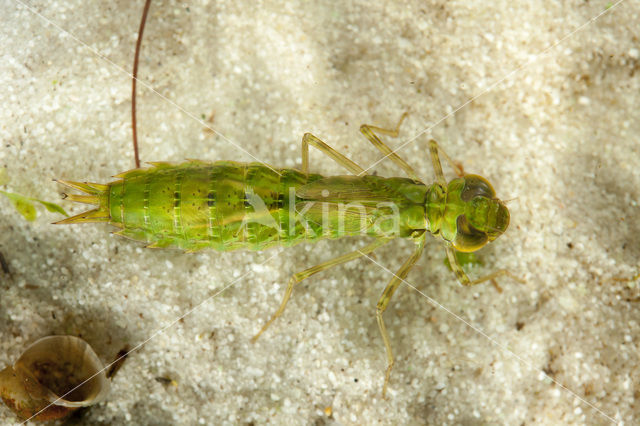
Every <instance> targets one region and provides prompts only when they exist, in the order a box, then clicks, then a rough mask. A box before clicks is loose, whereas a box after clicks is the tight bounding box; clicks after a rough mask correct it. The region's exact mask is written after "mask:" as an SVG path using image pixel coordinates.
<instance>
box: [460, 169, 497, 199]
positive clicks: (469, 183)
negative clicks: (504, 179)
mask: <svg viewBox="0 0 640 426" xmlns="http://www.w3.org/2000/svg"><path fill="white" fill-rule="evenodd" d="M478 196H481V197H487V198H489V199H492V198H495V196H496V191H494V190H493V187H492V186H491V184H490V183H489V182H488V181H487V180H486V179H485V178H483V177H482V176H478V175H466V176H465V177H464V189H463V190H462V193H461V194H460V198H461V199H462V201H465V202H466V201H471V200H473V199H474V198H475V197H478Z"/></svg>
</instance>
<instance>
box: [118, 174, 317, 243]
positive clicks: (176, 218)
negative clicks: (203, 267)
mask: <svg viewBox="0 0 640 426" xmlns="http://www.w3.org/2000/svg"><path fill="white" fill-rule="evenodd" d="M155 166H156V167H154V168H151V169H136V170H132V171H130V172H126V173H123V174H121V175H119V176H117V177H120V178H121V180H120V181H116V182H112V183H110V184H109V201H108V206H109V207H108V208H109V216H110V223H112V224H114V225H116V226H120V227H122V230H121V231H119V232H118V234H120V235H124V236H126V237H129V238H132V239H135V240H139V241H146V242H149V243H151V244H150V246H151V247H170V246H173V247H179V248H182V249H185V250H190V251H194V250H199V249H202V248H205V247H211V248H214V249H217V250H236V249H241V248H243V249H251V250H262V249H265V248H268V247H270V246H273V245H276V244H281V245H291V244H295V243H297V242H299V241H301V240H303V239H304V238H305V232H304V229H303V227H302V223H298V224H294V226H293V227H290V223H289V215H288V205H289V196H290V194H294V193H295V188H298V187H300V186H302V185H305V184H306V183H308V182H311V181H314V180H317V179H319V178H321V176H320V175H315V174H311V175H308V176H307V175H305V174H303V173H301V172H299V171H297V170H291V169H271V168H269V167H267V166H265V165H263V164H260V163H248V164H247V163H236V162H231V161H220V162H215V163H204V162H197V161H195V162H193V161H192V162H187V163H183V164H179V165H171V164H165V163H155ZM292 189H293V191H292ZM290 231H291V232H290Z"/></svg>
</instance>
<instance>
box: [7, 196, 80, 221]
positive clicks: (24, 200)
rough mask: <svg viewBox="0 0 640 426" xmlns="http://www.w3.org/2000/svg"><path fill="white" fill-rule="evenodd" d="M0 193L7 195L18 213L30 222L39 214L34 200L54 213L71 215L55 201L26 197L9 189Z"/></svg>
mask: <svg viewBox="0 0 640 426" xmlns="http://www.w3.org/2000/svg"><path fill="white" fill-rule="evenodd" d="M0 194H3V195H4V196H5V197H7V198H8V199H9V200H10V201H11V203H13V206H14V207H15V208H16V210H18V213H20V214H21V215H22V216H24V218H25V219H26V220H28V221H29V222H33V221H34V220H36V216H37V215H38V213H37V212H36V208H35V206H34V205H33V203H34V202H36V203H40V204H42V205H43V206H44V207H45V208H46V209H47V210H49V211H50V212H52V213H60V214H63V215H65V216H69V215H68V214H67V212H66V211H64V209H63V208H62V207H60V206H59V205H57V204H55V203H50V202H48V201H43V200H39V199H37V198H32V197H25V196H24V195H20V194H16V193H13V192H7V191H0Z"/></svg>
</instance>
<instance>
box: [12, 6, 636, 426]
mask: <svg viewBox="0 0 640 426" xmlns="http://www.w3.org/2000/svg"><path fill="white" fill-rule="evenodd" d="M28 3H29V4H30V5H31V6H32V7H33V9H34V10H35V11H37V12H38V13H41V14H42V15H43V16H44V17H46V19H48V20H51V21H52V22H53V23H55V24H56V25H58V26H59V27H61V28H63V29H64V30H66V31H69V32H70V33H71V34H73V37H72V36H70V35H67V34H64V33H63V32H61V31H60V29H58V28H56V27H55V26H54V25H51V24H47V23H46V21H45V20H44V19H43V18H42V17H39V16H37V15H36V14H34V13H33V11H31V10H29V9H27V8H26V7H24V6H22V5H21V1H18V0H2V1H1V4H2V10H3V12H2V14H1V16H0V37H1V39H0V45H1V46H2V49H1V55H2V60H1V61H0V79H1V82H0V83H1V84H0V99H2V104H3V105H2V108H1V109H0V135H1V137H2V147H1V148H0V166H1V167H2V168H4V169H5V171H6V174H7V175H8V176H9V178H10V182H9V184H8V185H6V186H5V187H4V189H8V190H11V191H16V192H20V193H23V194H27V195H32V196H38V197H41V198H44V199H47V200H52V201H56V200H59V199H60V194H61V192H62V188H61V187H60V186H59V185H57V184H56V183H54V182H52V178H64V179H71V180H89V181H95V182H107V181H109V179H110V176H111V175H114V174H116V173H119V172H122V171H124V170H127V169H130V168H132V167H133V154H132V148H131V134H130V116H129V114H130V79H129V76H128V75H127V73H126V72H125V71H124V70H129V69H130V68H131V66H132V60H133V46H134V43H135V38H136V32H137V26H138V22H139V18H140V13H141V10H142V2H141V1H139V0H136V1H135V2H129V1H110V2H86V1H80V0H68V1H64V2H49V1H29V2H28ZM131 3H135V5H132V4H131ZM615 3H616V2H607V1H588V2H587V1H582V0H573V1H559V2H528V1H517V2H512V1H496V2H484V1H449V2H447V1H426V2H419V1H406V2H383V1H373V2H371V1H360V0H352V1H346V2H326V1H321V2H287V1H262V2H248V1H247V2H241V1H205V0H202V1H194V2H178V1H155V2H154V3H153V5H152V7H151V12H150V16H149V20H148V24H147V29H146V33H145V37H144V46H143V53H142V57H141V62H140V67H141V69H140V77H141V79H142V80H144V81H145V82H146V83H148V84H149V85H150V86H151V87H153V89H154V90H156V91H157V92H158V93H160V94H162V96H163V97H165V98H162V97H160V96H158V95H157V94H155V93H152V92H151V91H149V90H145V89H141V90H140V95H139V109H140V111H139V116H138V117H139V123H140V128H139V132H140V148H141V156H142V158H143V159H144V160H146V161H157V160H167V161H182V160H184V159H187V158H198V159H206V160H212V161H213V160H222V159H225V160H226V159H232V160H239V161H253V160H254V159H258V160H260V161H264V162H267V163H270V164H274V165H277V166H281V167H296V166H299V165H300V139H301V137H302V134H303V133H304V132H306V131H310V132H313V133H314V134H316V135H317V136H319V137H321V138H322V139H324V140H325V141H327V142H328V143H329V144H331V145H332V146H333V147H335V148H336V149H338V150H340V151H341V152H343V153H344V154H346V155H347V156H349V157H350V158H352V159H354V160H355V161H357V162H358V163H359V164H361V165H362V166H364V167H368V166H370V165H372V164H374V163H375V162H376V161H377V160H378V159H379V158H380V157H381V155H380V154H379V153H378V152H377V151H375V150H374V149H373V147H372V146H370V145H369V144H368V143H367V142H366V140H365V139H364V138H362V137H361V136H360V135H359V132H358V126H359V125H360V124H362V123H372V124H378V125H383V126H391V125H393V124H394V123H395V122H396V121H397V120H398V118H399V117H400V115H401V114H402V113H403V112H404V111H409V112H410V115H409V118H408V120H407V121H406V122H405V124H404V125H403V127H402V130H401V137H400V138H398V139H397V140H389V141H388V142H389V144H390V145H391V146H393V147H399V146H401V145H403V144H404V142H406V141H409V140H410V139H412V138H414V137H415V136H417V135H420V136H419V137H418V138H417V139H415V140H414V141H412V142H410V143H408V144H407V145H406V146H404V147H403V148H402V149H401V150H400V151H399V155H401V156H402V157H404V158H406V159H407V160H408V161H409V162H410V163H411V164H412V165H413V166H414V167H415V168H416V170H418V172H419V173H420V175H421V176H423V177H424V180H425V182H429V181H431V180H432V179H433V172H432V170H431V164H430V161H429V157H428V151H427V141H428V138H429V137H434V138H436V139H438V140H439V141H440V142H441V144H442V146H443V147H444V148H445V149H446V150H447V152H448V153H449V154H450V155H451V156H452V157H453V158H454V159H455V160H456V161H459V162H460V163H462V164H463V166H464V169H465V170H466V171H467V172H471V173H478V174H481V175H483V176H485V177H487V178H488V179H489V180H490V181H491V182H493V184H494V186H495V188H496V190H497V192H498V195H499V196H500V197H501V198H503V199H508V200H511V201H509V209H510V210H511V214H512V222H511V227H510V229H509V230H508V232H507V233H506V234H505V235H504V236H502V237H501V238H500V239H498V240H497V241H495V242H494V243H492V244H491V245H489V246H488V247H487V248H486V249H483V250H482V251H481V252H480V255H481V258H482V262H483V264H484V265H483V266H478V267H475V268H473V269H472V270H471V271H470V275H471V276H472V277H477V276H480V275H482V274H485V273H489V272H491V271H494V270H496V269H499V268H508V269H509V270H510V271H512V272H513V273H514V274H516V275H518V276H520V277H523V278H524V279H525V280H526V284H518V283H516V282H514V281H512V280H510V279H508V278H504V279H500V280H499V282H498V285H499V286H498V285H492V284H489V283H488V284H485V285H481V286H478V287H475V288H471V289H469V288H461V287H460V286H459V285H457V284H456V282H455V278H454V277H453V275H452V274H451V273H450V271H448V270H447V269H446V267H445V266H444V265H443V258H444V251H443V250H442V248H441V246H440V245H439V244H438V243H437V241H436V240H433V244H430V245H429V246H428V248H427V249H426V250H425V252H426V253H425V255H424V257H423V258H422V259H421V260H420V261H419V262H418V264H417V266H416V268H415V269H414V270H413V271H412V272H411V274H410V275H409V277H408V281H409V282H410V283H412V285H414V286H415V287H417V288H418V289H419V290H420V291H421V292H423V293H424V295H426V296H428V297H430V298H432V300H434V301H437V303H439V304H441V305H442V306H444V307H445V308H446V310H445V309H443V308H442V307H438V306H434V305H433V304H431V303H430V300H429V299H427V298H426V297H424V296H423V295H421V294H420V293H418V292H416V291H413V290H412V289H411V288H409V287H408V286H402V287H401V288H400V290H399V291H398V292H397V293H396V296H395V297H394V299H393V301H392V306H391V307H390V308H389V310H388V311H387V313H386V321H387V326H388V328H389V331H390V334H391V340H392V345H393V348H394V351H395V354H396V360H397V363H396V367H395V369H394V371H393V374H392V377H391V384H390V389H389V395H388V398H387V399H386V400H383V399H382V398H381V390H382V382H383V373H384V369H385V366H386V360H385V355H384V350H383V347H382V341H381V339H380V337H379V335H378V330H377V326H376V322H375V315H374V313H375V304H376V301H377V299H378V297H379V295H380V293H381V291H382V289H383V288H384V286H385V284H386V282H387V281H388V280H389V279H390V274H389V273H388V272H387V271H385V270H384V269H382V268H381V267H380V266H378V265H376V264H375V263H372V262H370V261H367V260H360V261H356V262H353V263H350V264H347V265H345V266H341V267H337V268H335V269H333V270H331V271H328V272H325V273H323V274H321V275H319V276H317V277H314V278H312V279H310V280H308V281H307V282H305V283H304V284H303V285H301V286H300V287H299V288H298V289H297V290H296V291H295V293H294V296H293V299H292V301H291V303H290V304H289V307H288V309H287V311H286V312H285V315H284V316H283V317H282V318H281V319H280V320H279V321H278V322H277V323H276V324H275V325H274V326H273V327H272V328H271V329H270V330H269V331H268V332H267V333H266V334H265V335H264V336H263V337H262V338H261V339H260V340H259V341H258V342H257V343H256V344H251V343H250V338H251V336H252V335H253V334H254V333H255V332H257V330H258V329H259V327H260V325H261V324H263V323H264V321H265V320H266V319H267V318H268V316H269V315H271V313H272V312H274V310H275V309H276V307H277V305H278V304H279V302H280V299H281V295H282V293H283V290H284V286H285V283H286V281H287V280H288V278H289V276H290V274H291V273H293V272H296V271H299V270H301V269H304V268H305V267H308V266H311V265H313V264H316V263H318V262H319V261H322V260H325V259H329V258H331V257H333V256H335V255H337V254H340V253H344V252H347V251H350V250H353V249H354V248H356V247H359V246H362V245H363V244H365V243H366V241H365V239H353V240H344V241H337V242H322V243H319V244H316V245H309V244H307V245H302V246H298V247H297V248H294V249H290V250H282V251H280V250H270V251H266V252H261V253H253V252H237V253H218V252H204V253H198V254H182V253H180V252H177V251H170V250H151V249H143V248H142V244H140V243H136V242H133V241H128V240H125V239H122V238H119V237H115V236H112V235H111V234H110V233H109V232H110V228H109V227H108V226H106V225H83V226H80V225H78V226H53V225H51V222H53V221H55V220H58V219H60V217H59V216H57V215H54V214H51V213H47V212H43V211H41V213H42V214H41V215H40V216H39V217H38V219H37V220H36V221H35V222H33V223H27V222H26V221H24V220H23V219H22V217H21V216H19V215H18V214H17V213H16V211H15V210H14V209H13V208H12V207H11V206H10V204H9V203H8V201H7V200H6V199H4V198H3V199H0V252H2V254H3V255H4V257H5V258H6V260H7V262H8V265H9V268H10V275H7V274H4V273H2V272H0V280H1V281H0V283H1V284H0V300H1V304H0V366H1V365H4V364H7V363H10V362H11V361H12V360H14V359H16V358H17V357H18V355H19V354H20V353H21V350H22V348H24V347H25V346H27V345H28V344H29V343H30V342H32V341H34V340H36V339H37V338H39V337H42V336H45V335H48V334H54V333H58V334H63V333H67V334H74V335H80V336H82V337H84V338H85V339H86V340H87V341H89V342H90V343H91V344H92V345H93V346H94V348H95V350H96V351H97V352H98V353H99V354H100V355H101V357H102V358H103V360H105V361H108V360H111V359H113V357H114V356H115V354H116V353H117V352H118V350H120V349H122V348H123V347H125V346H127V345H128V346H129V347H135V346H136V345H139V344H141V343H143V342H146V343H145V344H144V346H142V347H141V348H140V349H139V350H137V351H136V352H134V353H132V354H131V355H130V356H129V358H128V359H127V361H126V363H125V364H124V366H123V368H122V369H121V370H120V372H119V373H118V375H117V376H116V378H115V379H114V381H113V389H112V392H111V394H110V396H109V398H108V400H107V401H106V402H104V403H101V404H99V405H97V406H94V407H92V408H91V409H90V410H87V411H86V412H84V413H83V415H82V416H79V417H78V418H77V419H76V420H78V421H79V422H80V423H84V424H122V423H125V422H131V423H135V424H197V423H203V424H211V423H218V424H239V423H242V424H244V423H249V424H251V423H255V424H264V423H272V424H466V425H476V424H478V425H480V424H549V425H552V424H560V423H563V424H608V423H610V422H614V421H615V422H620V423H621V424H622V423H624V424H634V423H635V422H637V420H638V418H640V402H638V399H639V395H640V384H639V377H640V373H639V371H640V368H639V363H640V362H639V359H638V353H639V346H640V310H639V309H638V308H639V302H640V296H639V290H638V287H637V286H638V282H635V283H634V282H616V281H612V280H611V278H612V277H631V276H633V275H634V274H635V273H637V271H638V260H637V259H638V256H639V255H640V243H639V237H638V235H640V219H639V217H640V216H639V214H638V213H639V211H638V202H639V198H640V189H639V188H640V155H639V148H638V147H639V144H638V135H639V134H640V120H638V118H639V112H638V107H639V106H640V51H639V48H640V42H639V40H640V27H639V26H638V22H640V16H639V15H640V5H639V4H638V2H634V1H631V0H627V1H624V2H622V3H621V4H619V5H618V4H615ZM614 4H615V5H614ZM612 6H613V7H612ZM607 8H610V10H609V11H608V12H607V13H605V14H604V15H603V16H601V17H599V18H598V19H597V20H595V21H592V22H590V20H591V19H592V18H595V17H596V16H597V15H599V14H600V13H602V12H603V11H605V10H606V9H607ZM583 24H586V25H585V26H584V27H581V26H582V25H583ZM573 32H575V34H573V35H570V34H571V33H573ZM76 38H77V39H76ZM556 43H557V46H555V47H552V48H550V49H549V50H547V51H546V53H545V54H543V55H539V54H540V53H541V52H543V51H545V49H547V48H548V47H551V46H554V44H556ZM89 47H90V48H91V49H92V50H94V51H92V50H90V49H89ZM95 52H99V53H100V54H101V55H104V57H105V58H106V59H103V58H100V57H99V56H97V55H96V53H95ZM519 67H522V69H520V70H518V71H517V72H514V73H512V71H514V70H517V69H518V68H519ZM475 97H477V99H476V98H475ZM471 99H475V100H474V101H473V102H471V103H468V104H467V102H468V101H469V100H471ZM461 106H464V107H463V108H461V109H459V110H458V108H459V107H461ZM201 117H204V119H205V122H206V123H207V125H209V126H211V127H212V128H213V129H215V131H216V132H219V134H218V135H216V134H213V133H212V132H210V131H208V130H207V129H206V127H205V125H203V123H202V122H200V121H198V120H199V119H200V118H201ZM425 129H426V131H425ZM221 135H224V136H221ZM311 161H312V169H313V170H314V171H317V172H322V173H324V174H344V171H343V170H342V169H341V168H340V167H339V166H338V165H336V164H335V163H333V162H332V161H331V160H330V159H328V158H326V157H324V156H322V155H321V154H319V153H317V152H312V154H311ZM372 170H375V172H376V173H378V174H380V175H385V176H392V175H402V171H401V170H398V168H397V167H395V166H394V165H393V163H391V162H390V161H383V162H381V163H380V164H377V165H376V166H375V167H374V168H373V169H372ZM446 172H447V173H448V174H449V176H451V175H452V174H451V170H450V169H448V170H446ZM60 203H61V204H63V205H64V207H65V208H67V209H69V210H70V211H72V212H79V211H81V208H80V206H79V207H76V206H74V205H72V204H71V203H68V202H64V201H60ZM411 249H412V248H411V243H410V242H407V241H398V242H397V244H391V245H390V246H387V247H385V248H383V249H380V250H379V251H378V252H376V262H378V263H380V264H381V265H383V266H384V267H385V268H388V269H390V270H395V269H397V268H398V267H399V266H400V264H401V263H402V261H403V260H404V259H406V258H407V257H408V256H409V255H410V253H411ZM228 284H233V285H232V286H231V287H230V288H228V289H227V290H226V291H224V292H223V293H221V294H217V293H218V292H219V290H220V289H222V288H223V287H224V286H226V285H228ZM216 294H217V295H216ZM213 296H215V297H213ZM193 308H195V309H193ZM190 309H193V311H192V312H190V313H189V315H187V316H186V317H184V318H182V319H180V320H179V321H178V322H177V323H174V321H175V320H176V319H178V318H180V317H181V316H182V315H183V314H184V313H186V312H188V311H189V310H190ZM165 327H166V329H165V330H164V331H162V332H160V333H157V332H158V330H161V329H163V328H165ZM158 378H164V379H171V380H174V381H175V384H176V385H172V384H166V382H167V381H166V380H164V381H163V380H159V379H158ZM15 421H16V418H15V417H14V415H13V414H12V413H11V412H10V411H9V410H8V409H6V408H4V407H2V408H0V423H3V424H5V423H12V422H15Z"/></svg>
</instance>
